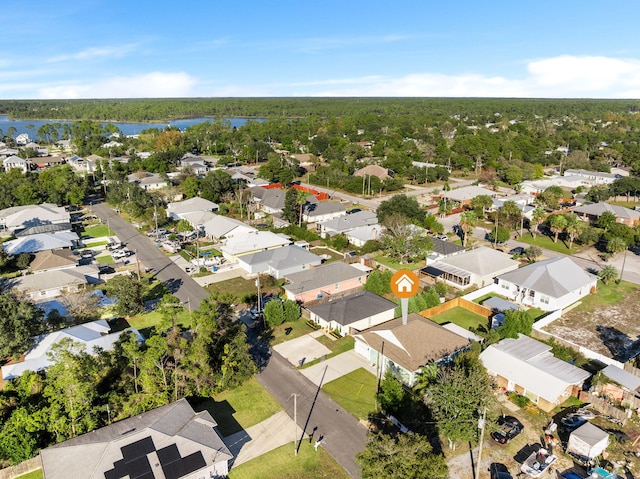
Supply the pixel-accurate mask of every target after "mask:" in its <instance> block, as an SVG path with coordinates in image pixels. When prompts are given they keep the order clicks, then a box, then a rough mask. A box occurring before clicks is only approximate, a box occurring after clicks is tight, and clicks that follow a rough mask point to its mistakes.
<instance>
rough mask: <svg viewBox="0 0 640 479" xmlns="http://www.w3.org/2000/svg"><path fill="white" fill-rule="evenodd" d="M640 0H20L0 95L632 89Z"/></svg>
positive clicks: (3, 51)
mask: <svg viewBox="0 0 640 479" xmlns="http://www.w3.org/2000/svg"><path fill="white" fill-rule="evenodd" d="M639 13H640V2H638V1H637V0H629V1H626V0H621V1H615V0H611V2H603V1H601V0H600V1H592V0H582V1H574V0H555V1H547V0H536V1H535V2H518V1H513V0H510V1H502V0H494V1H491V2H481V1H477V0H474V1H468V0H459V1H457V2H448V1H432V0H421V1H413V0H409V1H399V2H390V1H388V0H387V1H379V0H368V1H360V0H354V1H350V0H342V1H335V0H323V1H321V2H309V1H305V0H295V1H290V0H281V1H275V0H259V1H258V0H249V1H245V2H242V3H240V2H232V1H228V0H217V1H216V0H200V1H193V0H191V1H189V0H187V1H182V2H180V1H175V0H174V1H171V2H169V1H165V0H157V1H154V2H150V1H147V0H129V1H126V2H125V1H121V0H111V1H102V0H68V1H66V2H65V1H63V2H52V1H50V0H47V1H44V0H29V1H26V0H18V1H17V2H14V3H13V4H12V5H11V6H10V7H9V5H7V6H6V8H4V9H3V14H2V29H3V34H2V40H0V98H1V99H20V98H143V97H199V96H201V97H227V96H233V97H250V96H251V97H256V96H258V97H260V96H271V97H273V96H430V97H442V96H454V97H460V96H462V97H464V96H473V97H505V96H506V97H540V98H640V29H639V28H638V27H637V21H638V18H639V15H638V14H639Z"/></svg>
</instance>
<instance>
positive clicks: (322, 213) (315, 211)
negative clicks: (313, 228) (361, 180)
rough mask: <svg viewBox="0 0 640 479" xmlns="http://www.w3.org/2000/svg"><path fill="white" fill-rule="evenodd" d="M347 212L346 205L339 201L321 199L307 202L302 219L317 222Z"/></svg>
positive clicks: (307, 221)
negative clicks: (315, 201)
mask: <svg viewBox="0 0 640 479" xmlns="http://www.w3.org/2000/svg"><path fill="white" fill-rule="evenodd" d="M346 214H347V210H346V209H345V207H344V205H343V204H342V203H340V202H337V201H319V202H317V203H311V202H310V203H307V204H306V205H304V206H303V208H302V221H304V222H306V223H317V222H319V221H327V220H331V219H333V218H338V217H340V216H344V215H346Z"/></svg>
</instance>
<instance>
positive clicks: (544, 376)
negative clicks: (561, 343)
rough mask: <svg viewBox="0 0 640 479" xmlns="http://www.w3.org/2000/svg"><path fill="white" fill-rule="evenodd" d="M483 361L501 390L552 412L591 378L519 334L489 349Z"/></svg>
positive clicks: (540, 345) (527, 337)
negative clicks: (516, 337)
mask: <svg viewBox="0 0 640 479" xmlns="http://www.w3.org/2000/svg"><path fill="white" fill-rule="evenodd" d="M480 361H481V362H482V364H483V365H484V367H485V368H486V369H487V372H488V373H489V375H491V376H493V377H494V378H495V380H496V382H497V384H498V386H500V387H503V388H505V389H506V390H507V391H515V392H517V393H518V394H520V395H522V396H526V397H527V398H529V400H531V401H532V402H533V403H534V404H535V405H537V406H538V407H539V408H540V409H542V410H543V411H546V412H549V411H551V410H553V409H554V408H555V407H556V406H557V405H558V404H560V403H562V402H564V401H565V400H566V399H568V398H569V397H570V396H571V395H572V394H574V393H575V392H576V391H577V389H579V388H580V387H581V386H582V384H583V383H584V381H586V380H587V379H588V378H589V376H591V374H589V373H588V372H587V371H585V370H583V369H580V368H578V367H576V366H573V365H572V364H569V363H568V362H566V361H562V360H560V359H558V358H556V357H554V356H553V354H552V353H551V346H549V345H547V344H545V343H542V342H540V341H536V340H535V339H533V338H530V337H529V336H525V335H524V334H519V335H518V339H513V338H507V339H503V340H502V341H500V342H499V343H496V344H492V345H490V346H489V347H488V348H487V349H485V350H484V351H483V352H482V353H480Z"/></svg>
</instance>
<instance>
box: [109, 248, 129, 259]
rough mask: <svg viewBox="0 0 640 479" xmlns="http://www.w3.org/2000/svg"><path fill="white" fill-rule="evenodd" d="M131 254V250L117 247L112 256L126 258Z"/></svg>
mask: <svg viewBox="0 0 640 479" xmlns="http://www.w3.org/2000/svg"><path fill="white" fill-rule="evenodd" d="M130 254H131V251H128V250H126V249H117V250H115V251H113V252H112V253H111V257H112V258H113V259H122V258H126V257H127V256H129V255H130Z"/></svg>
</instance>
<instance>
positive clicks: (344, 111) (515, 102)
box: [0, 98, 640, 122]
mask: <svg viewBox="0 0 640 479" xmlns="http://www.w3.org/2000/svg"><path fill="white" fill-rule="evenodd" d="M639 107H640V102H638V101H637V100H557V99H514V98H170V99H94V100H0V114H6V115H8V116H9V117H10V118H19V119H45V120H46V119H51V120H55V119H57V120H82V119H85V120H96V121H135V122H151V121H171V120H177V119H184V118H198V117H212V118H231V117H236V118H302V117H307V116H312V115H319V116H321V117H328V116H344V115H347V116H354V115H356V116H360V115H368V114H371V115H390V116H392V117H402V116H406V115H409V116H416V115H418V116H424V117H435V118H437V117H447V116H449V115H452V114H457V115H461V116H463V117H464V116H467V115H473V116H475V115H486V116H488V117H489V116H492V115H493V114H494V113H496V112H500V113H502V114H504V115H509V116H522V117H529V118H532V117H533V116H534V115H537V116H539V117H543V118H551V117H554V118H557V117H562V116H565V115H569V116H577V117H594V116H602V115H603V114H605V113H607V112H615V113H628V112H637V111H638V110H639V109H640V108H639Z"/></svg>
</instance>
